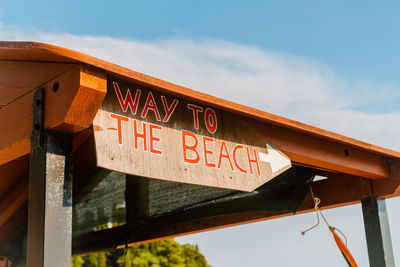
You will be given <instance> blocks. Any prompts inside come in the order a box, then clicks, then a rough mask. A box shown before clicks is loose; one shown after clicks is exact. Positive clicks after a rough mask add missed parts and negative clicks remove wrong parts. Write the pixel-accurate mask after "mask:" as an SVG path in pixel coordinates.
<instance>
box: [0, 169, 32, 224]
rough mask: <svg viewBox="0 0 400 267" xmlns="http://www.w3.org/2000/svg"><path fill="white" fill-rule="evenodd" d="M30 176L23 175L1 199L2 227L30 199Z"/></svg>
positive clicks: (0, 216) (0, 219)
mask: <svg viewBox="0 0 400 267" xmlns="http://www.w3.org/2000/svg"><path fill="white" fill-rule="evenodd" d="M28 194H29V189H28V177H23V178H22V179H21V180H20V181H18V183H17V184H16V186H15V187H14V188H13V189H12V190H11V191H10V192H8V193H7V194H6V195H5V196H4V197H3V198H2V199H1V201H0V227H1V226H2V225H3V224H4V223H5V222H6V221H7V220H8V219H9V218H10V217H11V216H12V215H13V214H14V213H15V212H16V211H17V210H18V209H19V208H20V207H21V206H22V205H23V204H24V203H25V202H26V201H28Z"/></svg>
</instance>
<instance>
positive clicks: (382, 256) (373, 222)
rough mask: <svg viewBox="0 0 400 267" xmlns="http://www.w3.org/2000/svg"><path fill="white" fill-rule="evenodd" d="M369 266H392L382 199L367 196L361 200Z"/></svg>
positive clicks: (386, 219)
mask: <svg viewBox="0 0 400 267" xmlns="http://www.w3.org/2000/svg"><path fill="white" fill-rule="evenodd" d="M361 204H362V211H363V217H364V226H365V235H366V238H367V246H368V257H369V264H370V266H371V267H394V257H393V249H392V241H391V238H390V228H389V221H388V216H387V210H386V202H385V200H384V199H378V198H376V197H367V198H365V199H363V200H362V201H361Z"/></svg>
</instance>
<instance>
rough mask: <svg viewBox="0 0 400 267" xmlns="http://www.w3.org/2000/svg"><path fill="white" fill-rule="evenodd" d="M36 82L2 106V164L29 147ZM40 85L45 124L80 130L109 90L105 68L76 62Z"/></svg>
mask: <svg viewBox="0 0 400 267" xmlns="http://www.w3.org/2000/svg"><path fill="white" fill-rule="evenodd" d="M56 83H57V84H58V89H57V90H56V91H55V90H53V88H54V86H55V84H56ZM34 86H37V85H32V91H30V92H28V93H27V94H26V95H24V96H22V97H20V98H18V99H17V100H15V101H14V102H12V103H10V104H8V105H6V106H4V107H3V108H1V109H0V132H1V133H2V138H1V139H0V165H2V164H4V163H6V162H9V161H11V160H13V159H15V158H18V157H20V156H22V155H25V154H27V153H29V151H30V136H31V132H32V100H33V93H34V91H35V90H34V89H37V88H35V87H34ZM41 87H44V88H45V113H44V121H45V128H53V129H57V130H62V131H69V132H78V131H81V130H83V129H85V128H88V127H90V125H91V123H92V121H93V118H94V116H95V114H96V112H97V110H98V108H99V107H100V105H101V103H102V101H103V98H104V96H105V93H106V78H105V74H104V72H102V71H98V70H96V69H93V68H90V67H86V66H81V65H74V66H72V67H71V68H70V69H69V70H68V71H67V72H65V73H63V74H62V75H60V76H57V77H54V78H53V79H51V80H50V81H48V82H47V83H45V84H44V85H43V86H41Z"/></svg>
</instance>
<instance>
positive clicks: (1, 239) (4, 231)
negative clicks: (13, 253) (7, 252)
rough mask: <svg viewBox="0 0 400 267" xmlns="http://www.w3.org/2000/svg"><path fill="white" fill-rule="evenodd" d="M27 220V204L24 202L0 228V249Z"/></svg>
mask: <svg viewBox="0 0 400 267" xmlns="http://www.w3.org/2000/svg"><path fill="white" fill-rule="evenodd" d="M27 218H28V202H25V203H24V204H23V205H22V206H21V207H20V208H19V209H18V210H17V211H16V212H15V213H14V214H13V215H12V216H11V217H10V219H9V220H8V221H7V222H5V223H4V224H3V225H2V226H1V227H0V247H2V246H3V245H4V244H5V243H6V242H7V241H8V240H9V239H10V238H11V237H12V236H13V235H14V233H15V231H17V230H18V229H20V228H21V227H23V225H24V224H25V223H26V221H27Z"/></svg>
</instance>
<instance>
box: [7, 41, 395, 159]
mask: <svg viewBox="0 0 400 267" xmlns="http://www.w3.org/2000/svg"><path fill="white" fill-rule="evenodd" d="M0 59H8V60H26V61H53V62H65V63H71V62H83V63H87V64H90V65H92V66H95V67H98V68H101V69H104V70H106V71H107V72H110V73H113V74H117V75H120V76H122V77H125V78H128V79H133V80H135V81H138V82H141V83H143V84H146V85H148V86H152V87H153V88H157V89H158V90H161V91H164V92H167V93H170V94H175V95H178V96H181V97H185V98H188V99H196V100H197V101H199V102H203V103H207V104H208V105H210V106H213V107H217V108H221V109H223V110H226V111H230V112H234V113H237V114H241V115H244V116H245V117H249V118H254V119H257V120H260V121H263V122H267V123H271V124H274V125H279V126H283V127H285V128H289V129H293V130H295V131H299V132H302V133H305V134H307V135H311V136H318V137H320V138H322V139H327V140H330V141H333V142H335V143H340V144H344V145H348V146H351V147H356V148H359V149H363V150H367V151H369V152H371V153H375V154H380V155H383V156H387V157H391V158H400V153H399V152H397V151H393V150H390V149H385V148H382V147H378V146H375V145H372V144H368V143H365V142H362V141H359V140H356V139H353V138H350V137H346V136H343V135H340V134H336V133H333V132H330V131H326V130H323V129H320V128H317V127H313V126H310V125H307V124H303V123H300V122H297V121H294V120H290V119H287V118H283V117H280V116H277V115H273V114H271V113H268V112H264V111H260V110H256V109H253V108H250V107H247V106H243V105H239V104H236V103H232V102H230V101H227V100H223V99H220V98H217V97H213V96H210V95H207V94H203V93H200V92H196V91H193V90H190V89H188V88H185V87H182V86H178V85H175V84H172V83H169V82H165V81H162V80H160V79H156V78H153V77H151V76H148V75H145V74H142V73H139V72H136V71H133V70H129V69H127V68H123V67H121V66H118V65H115V64H112V63H109V62H107V61H104V60H100V59H97V58H95V57H92V56H89V55H86V54H83V53H80V52H76V51H73V50H69V49H65V48H62V47H58V46H53V45H49V44H43V43H36V42H0Z"/></svg>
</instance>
